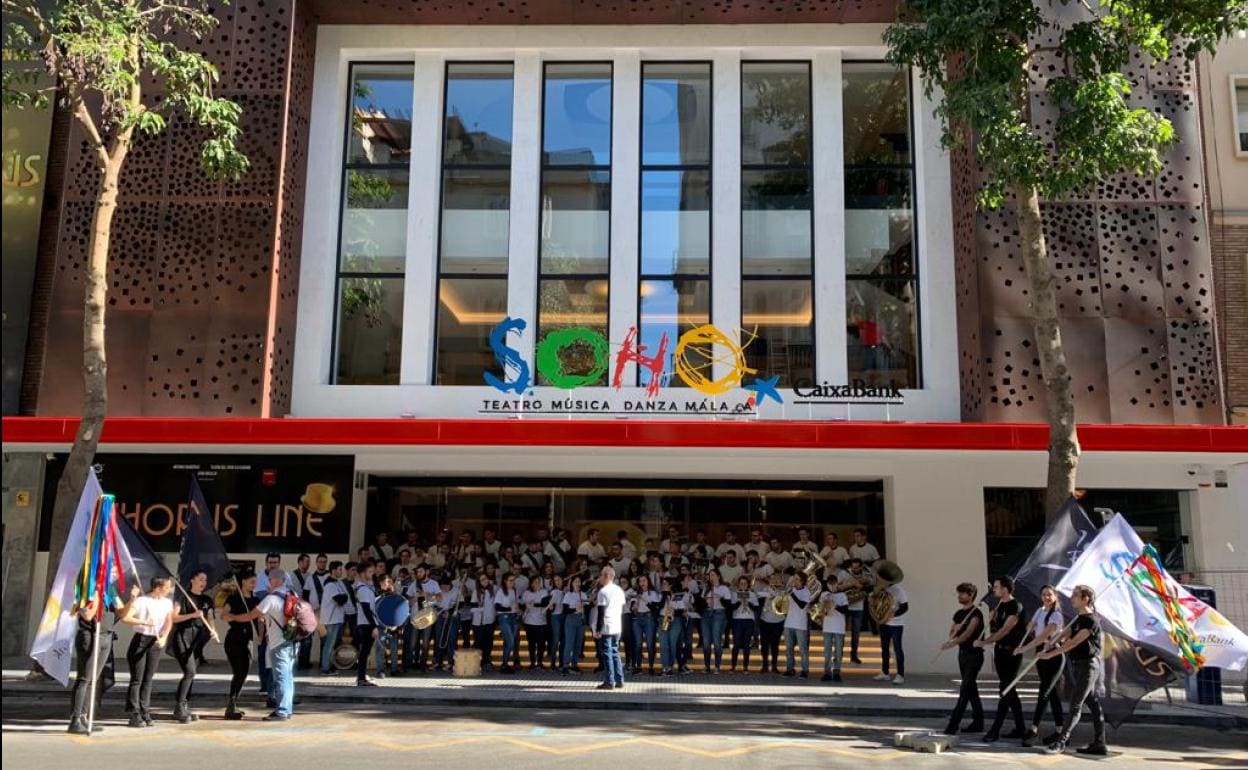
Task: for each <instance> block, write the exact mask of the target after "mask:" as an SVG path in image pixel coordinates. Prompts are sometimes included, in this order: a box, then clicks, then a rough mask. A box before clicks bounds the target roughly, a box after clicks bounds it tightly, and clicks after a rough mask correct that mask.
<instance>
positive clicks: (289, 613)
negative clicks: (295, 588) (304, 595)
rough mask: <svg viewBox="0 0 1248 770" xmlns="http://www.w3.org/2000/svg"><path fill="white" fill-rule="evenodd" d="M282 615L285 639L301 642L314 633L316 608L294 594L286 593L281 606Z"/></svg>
mask: <svg viewBox="0 0 1248 770" xmlns="http://www.w3.org/2000/svg"><path fill="white" fill-rule="evenodd" d="M282 615H283V616H284V617H285V618H286V628H285V632H286V633H285V636H286V638H287V639H290V640H293V641H296V642H302V641H303V640H304V639H307V638H308V637H310V636H312V634H315V633H316V626H317V622H318V621H317V618H316V610H314V609H312V605H311V604H309V603H308V602H307V601H305V600H303V599H301V598H299V597H298V596H296V595H295V594H293V593H291V594H286V604H285V605H284V606H283V607H282Z"/></svg>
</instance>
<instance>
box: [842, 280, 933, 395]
mask: <svg viewBox="0 0 1248 770" xmlns="http://www.w3.org/2000/svg"><path fill="white" fill-rule="evenodd" d="M845 292H846V297H845V299H846V302H845V309H846V314H847V319H846V320H847V323H848V329H847V331H848V339H849V379H850V381H851V382H852V381H853V380H863V381H865V382H867V383H868V384H871V385H888V384H893V385H896V386H897V387H899V388H914V387H918V350H919V314H918V312H917V303H916V299H915V298H916V297H917V296H918V291H917V287H916V285H915V281H913V280H904V279H903V280H898V279H883V278H864V279H852V280H849V281H847V282H846V286H845Z"/></svg>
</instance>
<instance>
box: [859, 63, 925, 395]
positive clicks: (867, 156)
mask: <svg viewBox="0 0 1248 770" xmlns="http://www.w3.org/2000/svg"><path fill="white" fill-rule="evenodd" d="M843 78H844V80H843V82H844V91H843V98H844V104H843V108H844V115H845V123H844V143H845V272H846V276H845V292H846V297H845V300H846V303H845V308H846V324H847V327H848V328H847V332H848V342H849V347H848V350H847V351H846V353H847V356H848V359H849V360H848V368H849V379H850V380H851V381H857V380H862V381H864V382H866V383H867V384H869V385H888V384H891V385H896V386H897V387H901V388H917V387H920V381H919V380H920V378H919V303H918V268H917V263H916V261H915V249H914V242H915V241H914V196H913V192H912V191H913V186H914V159H913V156H912V154H911V140H910V136H911V132H910V86H909V78H908V75H907V73H906V72H905V71H904V70H898V69H897V68H895V67H893V66H891V65H887V64H877V63H868V62H847V63H846V64H845V65H844V72H843Z"/></svg>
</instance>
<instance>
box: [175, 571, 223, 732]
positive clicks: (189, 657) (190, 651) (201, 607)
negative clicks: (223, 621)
mask: <svg viewBox="0 0 1248 770" xmlns="http://www.w3.org/2000/svg"><path fill="white" fill-rule="evenodd" d="M188 585H189V586H190V588H189V590H187V589H186V588H183V589H182V596H181V597H180V598H179V600H178V612H179V614H180V615H181V616H182V617H189V619H187V620H183V621H180V622H178V623H177V624H176V625H175V626H174V628H173V657H174V659H175V660H177V661H178V666H180V667H181V669H182V678H181V679H180V680H179V681H178V696H177V700H176V701H175V704H174V708H173V718H174V719H176V720H178V721H179V722H181V723H182V724H187V723H189V722H194V721H196V720H197V719H199V717H198V716H197V715H196V714H195V713H194V712H192V711H191V704H190V700H191V687H192V686H193V685H194V684H195V674H196V672H197V670H198V667H199V659H200V657H201V656H202V655H203V651H204V646H205V645H207V644H208V640H209V639H213V640H216V639H217V631H216V629H215V628H214V627H213V625H214V624H213V618H214V616H215V614H216V608H215V607H214V606H213V602H212V597H210V596H208V595H207V591H208V573H207V572H205V571H204V570H202V569H200V570H195V572H193V573H192V574H191V579H190V582H189V584H188Z"/></svg>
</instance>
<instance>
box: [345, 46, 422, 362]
mask: <svg viewBox="0 0 1248 770" xmlns="http://www.w3.org/2000/svg"><path fill="white" fill-rule="evenodd" d="M356 67H410V68H411V69H412V80H413V82H414V81H415V76H416V65H415V63H414V62H412V61H410V60H408V61H403V60H401V59H399V60H390V59H385V60H378V61H373V60H371V59H353V60H351V61H348V62H347V101H346V110H345V112H344V116H345V117H346V120H345V121H343V122H344V124H345V125H344V129H345V130H344V132H343V135H342V136H343V142H342V163H341V164H340V166H339V168H340V169H341V171H342V174H341V178H340V183H339V189H338V225H337V227H336V231H337V238H336V239H335V240H334V303H333V315H332V316H331V319H332V320H331V323H332V324H333V326H332V329H333V331H332V332H331V333H330V338H329V384H330V385H343V384H346V383H340V382H339V381H338V353H339V344H338V338H339V336H340V335H341V332H342V327H341V325H340V324H339V323H338V310H339V304H340V302H341V298H342V282H343V280H344V279H350V278H381V279H394V278H400V279H403V302H404V304H406V303H407V270H406V266H404V267H405V269H404V271H403V272H401V273H396V272H393V271H387V272H384V273H362V272H359V271H355V270H343V269H342V226H343V223H344V222H345V221H346V212H347V184H348V177H349V173H350V172H351V171H353V170H357V167H358V168H361V169H370V170H376V171H400V170H403V169H406V170H407V172H408V180H407V183H408V185H409V187H410V185H411V183H412V180H411V171H412V165H411V161H410V160H409V161H408V162H407V163H352V162H351V161H350V160H349V159H350V157H351V128H352V127H351V116H352V104H353V103H354V101H355V94H354V91H353V85H354V83H355V69H356ZM415 109H416V104H415V94H414V93H413V95H412V110H415ZM408 141H409V142H410V143H411V145H409V147H408V148H407V149H408V155H409V158H410V155H411V152H412V146H413V145H415V143H416V137H415V136H414V135H413V136H410V137H409V138H408ZM403 209H404V211H407V221H410V220H411V216H412V213H411V211H410V210H409V208H408V206H407V203H406V202H405V203H404V204H403ZM404 236H405V237H404V241H405V242H406V233H405V234H404ZM402 320H403V319H402V318H400V319H399V321H400V334H399V338H400V340H401V339H402ZM435 355H436V353H435ZM402 361H403V345H402V343H401V342H400V344H399V383H398V384H402V382H403V374H402V367H403V363H402ZM373 387H378V386H373ZM381 387H393V386H389V385H382V386H381Z"/></svg>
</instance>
